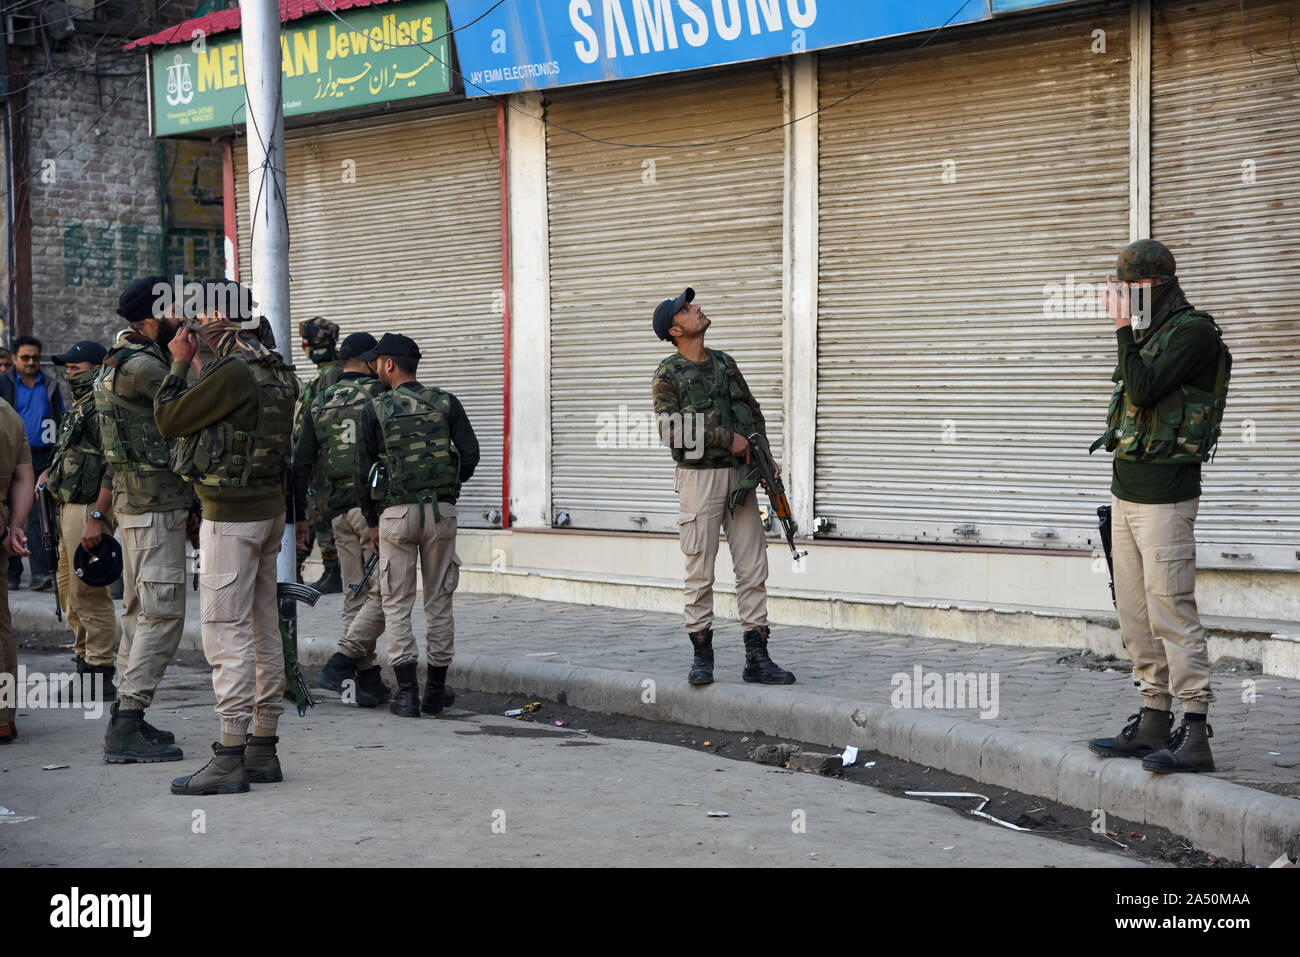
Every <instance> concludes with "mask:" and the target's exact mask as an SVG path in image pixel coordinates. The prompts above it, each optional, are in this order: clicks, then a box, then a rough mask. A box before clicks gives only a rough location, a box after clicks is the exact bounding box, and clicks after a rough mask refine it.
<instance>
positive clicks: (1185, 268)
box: [1151, 0, 1300, 568]
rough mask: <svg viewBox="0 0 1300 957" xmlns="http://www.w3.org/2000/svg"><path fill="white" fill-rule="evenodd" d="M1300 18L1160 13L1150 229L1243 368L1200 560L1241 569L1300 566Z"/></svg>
mask: <svg viewBox="0 0 1300 957" xmlns="http://www.w3.org/2000/svg"><path fill="white" fill-rule="evenodd" d="M1296 21H1300V3H1297V2H1286V0H1282V2H1263V3H1261V2H1258V0H1251V2H1249V3H1246V4H1245V5H1244V6H1243V5H1242V4H1240V3H1238V2H1237V0H1211V2H1196V3H1186V2H1181V3H1160V4H1157V5H1156V6H1155V8H1154V10H1153V23H1152V75H1151V90H1152V104H1151V110H1152V124H1151V151H1152V157H1151V202H1152V206H1151V217H1152V228H1151V232H1152V235H1153V236H1154V237H1155V238H1156V239H1159V240H1160V241H1161V242H1163V243H1165V244H1166V245H1168V246H1169V247H1170V248H1171V249H1172V250H1173V251H1174V255H1175V257H1176V258H1177V260H1178V275H1179V279H1180V282H1181V284H1182V286H1183V289H1184V291H1185V292H1186V294H1187V298H1188V300H1189V301H1190V302H1191V303H1192V304H1193V305H1194V306H1196V307H1197V308H1199V309H1204V310H1206V311H1207V312H1210V313H1212V314H1213V315H1214V316H1215V319H1216V320H1217V321H1218V323H1219V325H1220V327H1221V328H1222V329H1223V334H1224V338H1225V339H1226V341H1227V342H1228V345H1229V348H1230V349H1231V350H1232V354H1233V359H1234V364H1233V369H1232V383H1231V386H1230V389H1229V393H1228V408H1227V412H1226V415H1225V418H1224V423H1223V426H1224V431H1223V437H1222V439H1221V440H1220V443H1219V449H1218V453H1217V455H1216V456H1215V459H1214V462H1213V463H1211V464H1209V465H1207V466H1205V468H1204V490H1203V493H1202V499H1201V509H1200V515H1199V517H1198V519H1197V523H1196V533H1197V538H1198V539H1199V540H1200V541H1201V542H1202V546H1201V549H1200V557H1201V559H1202V561H1203V562H1206V560H1208V563H1210V564H1217V565H1222V566H1228V567H1248V568H1249V567H1255V568H1263V567H1272V568H1300V393H1298V392H1297V390H1296V382H1297V361H1298V360H1300V312H1298V311H1297V310H1298V308H1300V72H1297V67H1296V64H1295V59H1294V56H1295V51H1296V47H1295V44H1296V43H1297V42H1300V23H1297V22H1296ZM1252 46H1253V47H1254V49H1253V51H1252ZM1207 543H1209V545H1210V546H1214V547H1207Z"/></svg>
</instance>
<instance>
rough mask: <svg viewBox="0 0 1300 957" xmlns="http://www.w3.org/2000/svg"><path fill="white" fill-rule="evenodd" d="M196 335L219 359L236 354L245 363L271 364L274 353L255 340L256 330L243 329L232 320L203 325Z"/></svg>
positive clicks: (219, 320)
mask: <svg viewBox="0 0 1300 957" xmlns="http://www.w3.org/2000/svg"><path fill="white" fill-rule="evenodd" d="M198 333H199V335H200V336H202V337H203V341H204V342H206V343H207V344H208V348H209V349H211V350H212V353H213V355H215V356H216V357H217V358H219V359H224V358H225V357H226V356H229V355H234V354H236V353H238V354H239V355H240V356H242V357H243V359H244V360H245V361H247V362H264V363H272V362H273V359H272V357H273V355H274V353H272V352H271V350H270V349H268V348H267V347H266V346H264V345H263V344H262V343H261V342H260V341H259V340H258V339H257V337H256V330H248V329H245V328H244V327H243V325H242V324H240V323H238V322H236V321H234V320H233V319H218V320H217V321H215V322H208V323H204V324H203V325H200V326H199V328H198Z"/></svg>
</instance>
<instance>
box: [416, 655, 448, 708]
mask: <svg viewBox="0 0 1300 957" xmlns="http://www.w3.org/2000/svg"><path fill="white" fill-rule="evenodd" d="M448 667H449V666H448V665H441V666H440V667H437V668H435V667H434V666H433V665H428V666H427V668H426V670H425V675H426V676H427V678H428V684H426V685H425V686H424V703H423V704H421V705H420V710H421V711H423V712H424V713H425V714H439V713H440V712H441V711H442V709H443V708H450V707H451V704H452V702H453V701H455V700H456V696H455V695H454V694H453V693H452V692H451V691H450V690H449V689H448V688H447V668H448Z"/></svg>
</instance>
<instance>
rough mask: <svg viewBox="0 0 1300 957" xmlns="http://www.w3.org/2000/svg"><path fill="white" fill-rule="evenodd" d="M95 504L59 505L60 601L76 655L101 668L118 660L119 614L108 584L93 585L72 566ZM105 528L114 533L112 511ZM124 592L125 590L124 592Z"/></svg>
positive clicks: (105, 522)
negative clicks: (78, 574) (98, 586)
mask: <svg viewBox="0 0 1300 957" xmlns="http://www.w3.org/2000/svg"><path fill="white" fill-rule="evenodd" d="M94 507H95V506H94V505H60V506H59V571H58V575H57V577H58V582H59V601H60V602H61V603H62V605H63V612H64V614H65V615H67V619H68V627H69V628H70V629H72V644H73V651H74V653H75V654H78V655H80V656H81V657H82V658H84V659H85V661H86V664H88V665H94V666H95V667H97V668H102V667H103V666H104V665H111V664H113V662H114V660H115V654H114V648H113V646H114V645H115V644H116V643H117V615H116V610H115V609H114V607H113V598H112V596H111V595H109V593H108V586H106V585H105V586H102V587H100V588H92V587H91V586H90V585H87V584H85V583H84V582H82V580H81V579H80V578H78V577H77V575H76V572H75V571H73V568H72V556H73V554H74V553H75V552H76V551H77V546H78V545H80V544H81V535H82V533H83V532H84V531H85V530H86V519H87V518H89V517H90V513H91V511H92V510H93V509H94ZM102 524H103V526H104V531H105V532H106V533H107V534H110V535H111V534H112V533H113V530H114V527H115V526H114V522H113V515H112V512H108V513H106V514H105V515H104V522H103V523H102ZM123 594H125V592H123Z"/></svg>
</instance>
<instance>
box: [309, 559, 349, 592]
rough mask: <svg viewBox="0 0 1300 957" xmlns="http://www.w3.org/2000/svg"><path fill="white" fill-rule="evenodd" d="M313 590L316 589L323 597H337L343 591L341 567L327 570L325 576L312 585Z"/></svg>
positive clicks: (332, 567) (335, 566)
mask: <svg viewBox="0 0 1300 957" xmlns="http://www.w3.org/2000/svg"><path fill="white" fill-rule="evenodd" d="M311 587H312V588H314V589H316V590H317V591H318V592H320V593H321V594H322V595H337V594H339V593H340V592H342V591H343V576H342V574H340V572H339V566H337V565H334V566H331V567H327V568H326V569H325V574H323V575H321V577H320V578H318V579H316V581H315V582H313V583H312V586H311Z"/></svg>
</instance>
